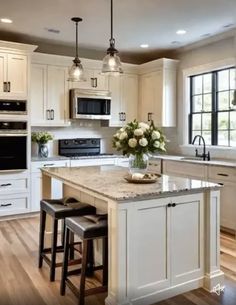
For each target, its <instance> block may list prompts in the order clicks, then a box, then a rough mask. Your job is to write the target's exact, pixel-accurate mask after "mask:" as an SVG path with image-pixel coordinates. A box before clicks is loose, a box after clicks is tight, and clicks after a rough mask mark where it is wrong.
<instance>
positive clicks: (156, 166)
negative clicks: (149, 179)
mask: <svg viewBox="0 0 236 305" xmlns="http://www.w3.org/2000/svg"><path fill="white" fill-rule="evenodd" d="M148 171H150V172H154V173H158V174H161V160H155V161H149V164H148Z"/></svg>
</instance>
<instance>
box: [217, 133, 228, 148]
mask: <svg viewBox="0 0 236 305" xmlns="http://www.w3.org/2000/svg"><path fill="white" fill-rule="evenodd" d="M228 134H229V133H228V131H219V132H218V145H223V146H228V145H229V140H228Z"/></svg>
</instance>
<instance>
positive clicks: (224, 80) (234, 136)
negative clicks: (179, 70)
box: [189, 68, 236, 147]
mask: <svg viewBox="0 0 236 305" xmlns="http://www.w3.org/2000/svg"><path fill="white" fill-rule="evenodd" d="M235 84H236V80H235V68H228V69H224V70H219V71H213V72H210V73H204V74H201V75H194V76H191V77H190V114H189V143H192V140H193V138H194V136H195V135H197V134H200V135H202V136H203V137H204V139H205V141H206V144H208V145H220V146H235V147H236V91H235V89H236V88H235Z"/></svg>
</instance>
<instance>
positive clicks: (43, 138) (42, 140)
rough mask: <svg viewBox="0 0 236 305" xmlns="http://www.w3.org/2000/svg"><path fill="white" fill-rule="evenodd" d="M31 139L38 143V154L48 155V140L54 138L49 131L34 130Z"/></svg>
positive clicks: (42, 156)
mask: <svg viewBox="0 0 236 305" xmlns="http://www.w3.org/2000/svg"><path fill="white" fill-rule="evenodd" d="M31 140H32V142H34V143H37V144H38V155H39V157H40V158H47V157H48V145H47V143H48V141H51V140H53V136H52V135H51V134H50V133H49V132H41V131H40V132H32V135H31Z"/></svg>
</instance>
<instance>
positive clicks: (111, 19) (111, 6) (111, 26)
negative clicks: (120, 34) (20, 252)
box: [111, 0, 114, 41]
mask: <svg viewBox="0 0 236 305" xmlns="http://www.w3.org/2000/svg"><path fill="white" fill-rule="evenodd" d="M112 40H114V38H113V0H111V41H112Z"/></svg>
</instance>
